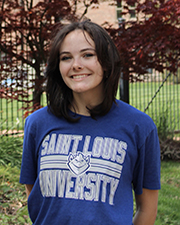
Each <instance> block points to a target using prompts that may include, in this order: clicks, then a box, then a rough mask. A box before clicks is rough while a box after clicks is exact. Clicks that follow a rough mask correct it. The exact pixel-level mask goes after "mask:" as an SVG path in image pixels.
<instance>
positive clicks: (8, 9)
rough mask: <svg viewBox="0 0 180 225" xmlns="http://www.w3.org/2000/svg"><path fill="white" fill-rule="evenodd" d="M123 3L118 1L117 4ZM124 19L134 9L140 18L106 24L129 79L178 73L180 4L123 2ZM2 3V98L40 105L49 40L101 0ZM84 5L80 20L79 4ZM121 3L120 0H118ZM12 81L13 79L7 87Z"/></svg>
mask: <svg viewBox="0 0 180 225" xmlns="http://www.w3.org/2000/svg"><path fill="white" fill-rule="evenodd" d="M118 1H119V0H118ZM124 1H125V2H126V4H125V5H124V8H123V12H122V15H123V16H125V15H126V14H127V13H129V11H130V6H132V5H134V6H135V11H136V20H133V21H123V22H122V23H120V24H119V28H114V27H113V26H112V25H107V24H106V29H107V31H108V32H109V33H110V35H111V36H112V38H113V39H114V41H115V43H116V45H117V47H118V49H119V52H120V55H121V61H122V71H123V75H124V78H126V79H130V80H131V81H133V80H134V79H139V76H140V75H144V74H146V73H147V70H148V69H149V68H153V69H155V70H158V71H160V72H162V71H163V70H164V69H168V70H169V71H170V72H172V73H174V74H175V73H176V71H177V67H178V63H179V56H180V42H179V40H180V26H179V24H180V1H179V0H168V1H165V0H144V1H141V0H124ZM36 2H38V3H36V4H35V1H33V0H21V1H18V0H2V1H1V2H0V59H1V61H0V73H1V77H0V84H2V82H4V83H3V85H1V87H0V97H5V98H10V99H17V100H19V101H23V102H24V103H26V104H27V105H26V106H25V108H29V107H30V103H31V102H32V99H29V98H28V97H29V93H30V92H31V91H33V102H34V106H33V107H34V108H35V106H36V104H37V105H39V102H40V97H41V94H42V92H43V91H44V89H43V82H44V75H43V70H44V67H45V64H46V61H47V57H48V49H49V43H50V38H51V37H52V34H53V31H55V30H56V27H59V26H61V25H63V24H64V23H67V22H69V21H74V20H77V19H80V18H82V17H83V16H85V15H86V13H87V11H88V8H89V7H90V6H91V5H92V4H93V3H98V0H87V1H85V0H73V1H68V0H62V1H59V0H41V1H36ZM80 2H81V3H83V4H84V11H83V12H82V15H80V16H79V17H77V15H76V10H77V8H78V4H79V3H80ZM114 3H116V1H114ZM7 79H10V81H11V82H10V84H8V82H7Z"/></svg>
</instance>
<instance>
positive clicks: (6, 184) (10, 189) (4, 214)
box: [0, 161, 180, 225]
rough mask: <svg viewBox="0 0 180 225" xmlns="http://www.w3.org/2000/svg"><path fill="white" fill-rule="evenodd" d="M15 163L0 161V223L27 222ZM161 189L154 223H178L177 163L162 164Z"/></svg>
mask: <svg viewBox="0 0 180 225" xmlns="http://www.w3.org/2000/svg"><path fill="white" fill-rule="evenodd" d="M19 173H20V169H19V168H18V167H16V166H15V167H12V165H11V164H8V165H7V166H3V165H0V196H1V197H0V224H1V225H7V224H11V225H13V224H15V225H30V224H31V222H30V219H29V217H28V210H27V203H26V194H25V189H24V186H23V185H21V184H19ZM161 185H162V186H161V190H160V192H159V205H158V215H157V219H156V222H155V225H162V224H163V225H166V224H169V225H180V213H179V208H180V163H179V162H173V161H167V162H164V161H163V162H162V164H161Z"/></svg>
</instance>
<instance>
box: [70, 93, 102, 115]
mask: <svg viewBox="0 0 180 225" xmlns="http://www.w3.org/2000/svg"><path fill="white" fill-rule="evenodd" d="M73 96H74V100H73V104H72V106H71V108H70V110H71V111H73V112H74V111H75V112H76V113H77V114H79V115H84V116H90V113H89V110H88V109H91V108H93V107H95V106H96V105H99V104H100V103H101V102H102V101H103V98H102V97H101V96H90V97H89V96H88V98H87V96H86V95H85V94H82V93H81V94H77V93H76V94H73Z"/></svg>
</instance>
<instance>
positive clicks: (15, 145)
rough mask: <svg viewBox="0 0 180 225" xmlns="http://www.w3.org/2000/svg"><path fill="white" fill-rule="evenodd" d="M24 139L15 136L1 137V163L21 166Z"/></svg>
mask: <svg viewBox="0 0 180 225" xmlns="http://www.w3.org/2000/svg"><path fill="white" fill-rule="evenodd" d="M22 146H23V139H22V138H19V137H13V136H9V137H8V136H1V137H0V165H8V164H10V165H11V166H12V167H15V166H17V167H18V168H20V166H21V158H22Z"/></svg>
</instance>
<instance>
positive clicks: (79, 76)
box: [73, 75, 87, 79]
mask: <svg viewBox="0 0 180 225" xmlns="http://www.w3.org/2000/svg"><path fill="white" fill-rule="evenodd" d="M83 77H87V75H75V76H73V78H75V79H80V78H83Z"/></svg>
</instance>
